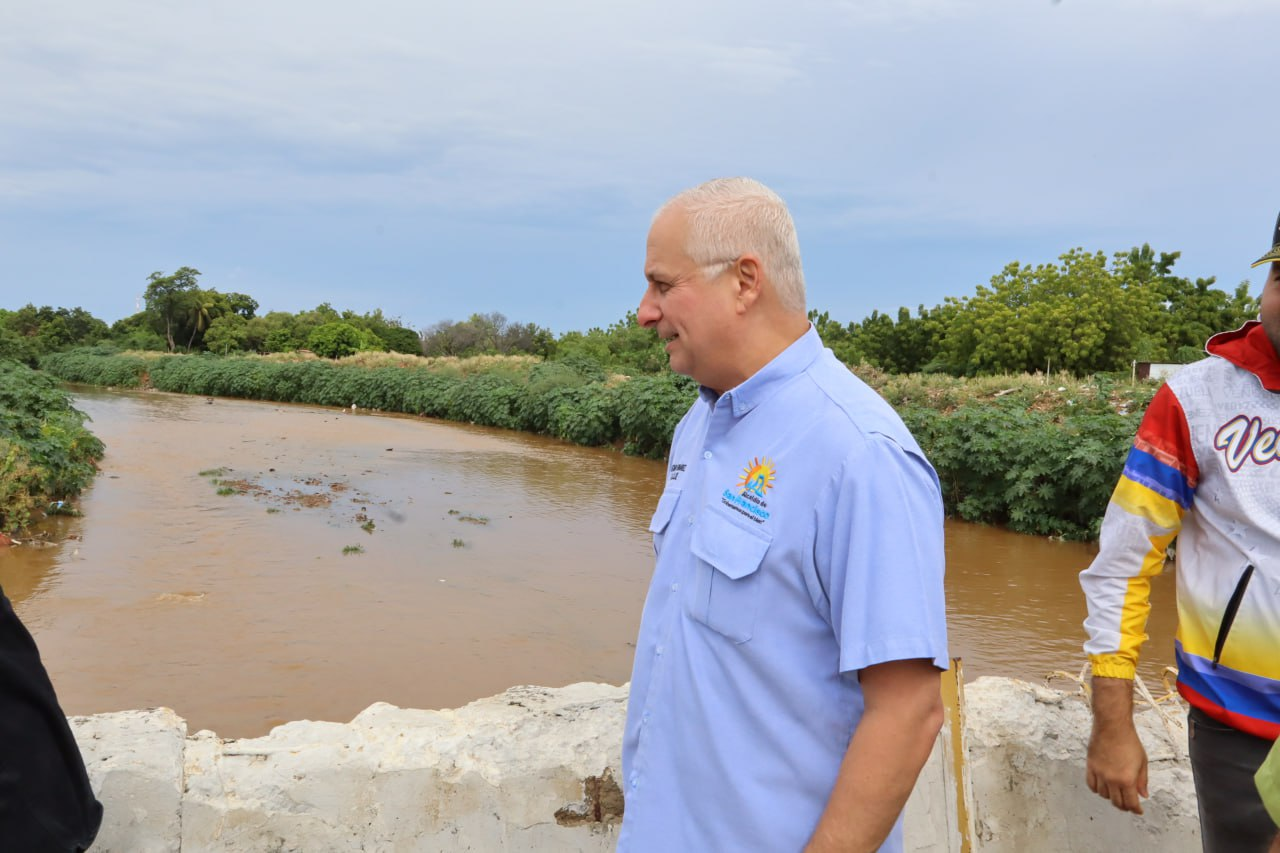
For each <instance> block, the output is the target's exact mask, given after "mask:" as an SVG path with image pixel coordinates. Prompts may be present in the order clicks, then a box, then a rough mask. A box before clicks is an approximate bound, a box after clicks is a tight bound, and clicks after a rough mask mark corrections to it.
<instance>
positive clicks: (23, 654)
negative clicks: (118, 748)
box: [0, 589, 102, 853]
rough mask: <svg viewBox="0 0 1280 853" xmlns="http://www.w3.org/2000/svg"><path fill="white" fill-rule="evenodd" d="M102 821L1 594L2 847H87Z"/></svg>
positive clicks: (24, 636)
mask: <svg viewBox="0 0 1280 853" xmlns="http://www.w3.org/2000/svg"><path fill="white" fill-rule="evenodd" d="M101 824H102V804H101V803H99V802H98V801H97V799H96V798H95V797H94V794H93V789H92V788H91V787H90V786H89V775H88V773H87V772H86V771H85V767H84V759H83V758H82V757H81V756H80V748H79V746H77V744H76V740H75V738H74V737H73V736H72V734H71V727H70V726H69V725H68V724H67V718H66V715H64V714H63V713H62V708H61V707H60V706H59V705H58V697H57V695H56V694H55V693H54V691H53V684H52V682H50V681H49V674H48V672H46V671H45V668H44V664H43V663H41V662H40V652H39V650H38V649H37V648H36V643H35V640H33V639H32V638H31V634H30V632H28V631H27V629H26V626H24V625H23V624H22V621H21V620H20V619H18V614H17V613H15V612H14V610H13V605H12V604H10V602H9V599H8V598H7V597H6V596H5V594H4V590H3V589H0V850H3V851H22V853H65V851H77V853H78V851H82V850H88V849H89V845H91V844H93V840H94V838H96V837H97V834H98V827H99V826H101Z"/></svg>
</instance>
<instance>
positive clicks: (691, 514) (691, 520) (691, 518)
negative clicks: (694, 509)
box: [689, 513, 693, 524]
mask: <svg viewBox="0 0 1280 853" xmlns="http://www.w3.org/2000/svg"><path fill="white" fill-rule="evenodd" d="M689 523H690V524H693V513H690V514H689Z"/></svg>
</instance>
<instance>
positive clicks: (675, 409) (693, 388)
mask: <svg viewBox="0 0 1280 853" xmlns="http://www.w3.org/2000/svg"><path fill="white" fill-rule="evenodd" d="M697 388H698V386H697V384H696V383H694V381H693V380H692V379H689V378H688V377H686V376H679V375H677V374H674V373H659V374H656V375H653V376H635V377H632V378H631V379H628V380H627V381H626V382H623V383H621V384H620V385H619V386H618V425H619V428H620V429H621V430H622V439H623V441H625V442H626V444H625V445H624V448H623V449H624V450H625V452H627V453H630V454H632V455H635V456H647V457H649V458H651V459H661V458H662V457H663V456H665V455H666V453H667V449H668V447H670V445H671V434H672V433H673V432H675V428H676V424H678V423H680V418H682V417H684V413H685V412H686V411H688V409H689V406H691V405H692V404H693V401H694V398H695V397H696V396H697Z"/></svg>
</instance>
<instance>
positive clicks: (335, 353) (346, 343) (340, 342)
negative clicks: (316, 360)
mask: <svg viewBox="0 0 1280 853" xmlns="http://www.w3.org/2000/svg"><path fill="white" fill-rule="evenodd" d="M307 348H308V349H310V350H311V351H312V352H314V353H315V354H316V355H319V356H323V357H324V358H342V357H343V356H348V355H351V354H353V353H357V352H359V351H360V350H361V349H366V348H367V346H366V340H365V336H364V334H362V333H361V331H360V330H359V329H357V328H356V327H355V326H353V325H351V324H350V323H346V322H343V321H340V320H339V321H337V322H333V323H325V324H324V325H323V326H319V327H317V328H316V329H315V330H314V331H312V332H311V334H310V335H309V336H308V337H307Z"/></svg>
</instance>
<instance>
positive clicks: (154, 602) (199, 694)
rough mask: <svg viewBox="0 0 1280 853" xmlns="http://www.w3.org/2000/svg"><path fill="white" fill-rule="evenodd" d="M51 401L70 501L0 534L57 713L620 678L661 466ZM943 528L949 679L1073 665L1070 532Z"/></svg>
mask: <svg viewBox="0 0 1280 853" xmlns="http://www.w3.org/2000/svg"><path fill="white" fill-rule="evenodd" d="M76 401H77V402H76V404H77V406H78V407H79V408H81V409H82V410H83V411H85V412H86V413H88V414H89V415H90V416H91V417H92V419H93V423H92V425H91V428H92V429H93V431H94V432H95V433H96V434H97V435H98V436H99V437H100V438H101V439H102V440H103V441H104V442H105V443H106V445H107V456H106V458H105V459H104V460H103V463H102V472H101V474H100V475H99V476H98V478H97V480H96V481H95V482H94V484H93V485H92V486H91V487H90V488H89V489H88V490H87V491H86V492H85V494H84V495H83V496H82V499H81V503H80V506H81V509H82V511H83V517H82V518H58V519H53V520H52V521H51V522H50V524H49V526H48V527H47V528H46V529H47V531H48V533H49V534H50V538H51V539H52V540H54V541H57V542H59V543H60V544H57V545H52V546H48V547H44V548H35V547H16V548H9V549H0V586H2V587H3V588H4V590H5V592H6V594H7V595H8V596H9V597H10V598H11V599H12V600H13V602H14V605H15V607H16V609H17V611H18V613H19V615H20V616H21V617H22V618H23V620H24V621H25V622H26V623H27V626H28V627H29V628H30V629H31V631H32V633H33V634H34V635H35V637H36V640H37V643H38V644H39V646H40V649H41V652H42V654H43V656H44V659H45V664H46V666H47V667H48V669H49V671H50V674H51V675H52V677H53V680H54V683H55V686H56V688H57V690H58V694H59V698H60V699H61V701H62V704H63V708H64V710H65V711H66V712H67V713H70V714H86V713H96V712H101V711H113V710H121V709H127V708H146V707H155V706H159V705H164V706H167V707H170V708H173V709H175V710H176V711H177V712H178V713H179V714H180V715H181V716H183V717H185V718H186V719H187V720H188V723H189V725H190V727H191V730H192V731H195V730H198V729H201V728H209V729H213V730H214V731H217V732H218V733H219V734H220V735H222V736H225V737H246V736H256V735H260V734H264V733H265V732H266V731H268V730H269V729H270V728H271V727H272V726H274V725H278V724H279V723H282V722H285V721H288V720H292V719H320V720H336V721H347V720H349V719H350V718H351V717H353V716H354V715H355V714H357V713H359V712H360V711H361V710H362V709H364V708H365V707H367V706H368V705H370V704H371V703H373V702H375V701H386V702H391V703H394V704H397V705H401V706H406V707H416V708H447V707H455V706H458V705H461V704H465V703H466V702H469V701H471V700H473V699H477V698H480V697H483V696H489V695H492V694H494V693H498V692H500V691H502V690H504V689H505V688H507V687H510V686H512V685H515V684H542V685H550V686H558V685H563V684H568V683H571V682H574V681H608V682H613V683H621V682H624V681H626V680H627V679H628V677H629V675H630V664H631V656H632V653H633V645H632V644H633V641H634V639H635V634H636V629H637V627H638V625H639V620H640V610H641V607H642V606H643V602H644V595H645V591H646V587H647V583H648V576H649V572H650V570H651V568H652V555H653V550H652V543H651V539H650V536H649V533H648V531H647V527H648V519H649V516H650V514H651V513H652V510H653V506H654V504H655V502H656V501H657V498H658V495H659V493H660V491H661V488H662V483H663V470H662V465H661V464H660V463H656V462H652V461H648V460H640V459H633V458H629V457H626V456H623V455H621V454H619V453H616V452H613V451H608V450H599V449H591V448H582V447H576V446H572V445H567V444H564V443H561V442H558V441H555V440H552V439H548V438H544V437H539V436H531V435H525V434H522V433H513V432H507V431H503V430H495V429H489V428H484V427H473V426H466V425H458V424H452V423H446V422H440V421H430V420H424V419H421V418H410V417H399V416H388V415H372V414H364V413H350V412H344V411H341V410H335V409H325V408H320V407H314V406H292V405H281V404H273V403H256V402H248V401H240V400H228V399H217V400H206V399H205V398H203V397H190V396H181V395H172V394H163V393H156V392H108V391H99V390H87V389H79V390H77V391H76ZM211 471H216V473H208V472H211ZM202 472H205V473H202ZM220 489H221V490H222V491H223V492H226V493H225V494H219V490H220ZM947 542H948V544H947V560H948V564H947V607H948V618H949V627H950V636H951V646H952V654H953V655H957V656H960V657H962V658H963V660H964V668H965V675H966V677H967V678H973V677H976V676H979V675H1013V676H1020V677H1025V678H1030V679H1042V678H1044V677H1045V676H1046V675H1047V674H1048V673H1050V672H1051V671H1054V670H1065V671H1070V672H1072V673H1075V674H1078V673H1079V671H1080V668H1081V666H1082V664H1083V662H1084V659H1083V655H1082V653H1081V652H1080V642H1081V628H1080V623H1081V621H1082V619H1083V618H1084V605H1083V601H1082V599H1081V596H1080V592H1079V586H1078V584H1077V581H1076V575H1077V573H1078V572H1079V571H1080V570H1081V569H1082V568H1084V566H1086V565H1087V564H1088V563H1089V560H1090V559H1091V558H1092V555H1093V553H1094V550H1095V549H1094V547H1093V546H1089V545H1083V544H1079V543H1065V542H1052V541H1048V540H1045V539H1040V538H1035V537H1028V536H1020V535H1017V534H1013V533H1008V532H1006V531H1003V530H998V529H995V528H990V527H982V526H977V525H969V524H963V523H956V522H949V523H948V526H947ZM1152 597H1153V600H1154V602H1155V608H1154V611H1153V618H1152V622H1151V625H1149V626H1148V631H1149V633H1150V634H1151V636H1152V640H1151V641H1150V642H1149V643H1148V646H1147V648H1146V650H1145V652H1144V663H1143V667H1142V670H1141V671H1142V674H1143V675H1144V677H1150V678H1155V679H1157V680H1158V678H1159V670H1160V669H1161V668H1162V667H1163V666H1165V665H1167V664H1170V663H1171V662H1172V642H1173V641H1172V637H1173V630H1174V621H1175V617H1174V606H1173V579H1172V576H1171V573H1167V574H1166V576H1163V577H1160V578H1157V579H1156V583H1155V585H1154V590H1153V593H1152Z"/></svg>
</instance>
